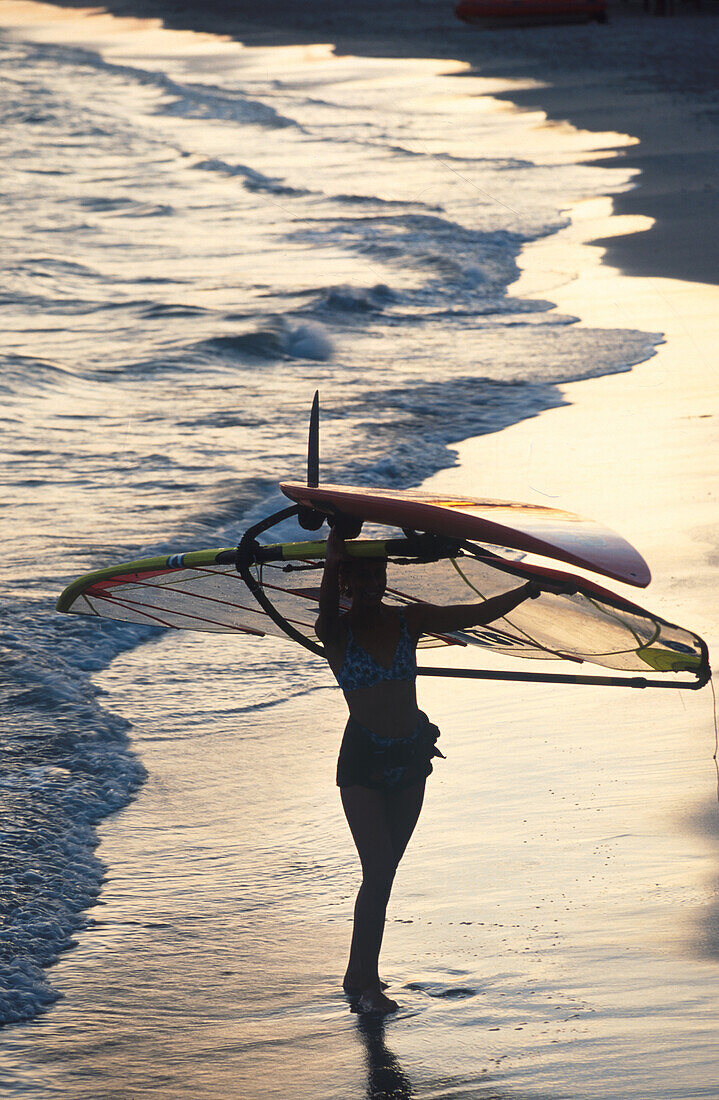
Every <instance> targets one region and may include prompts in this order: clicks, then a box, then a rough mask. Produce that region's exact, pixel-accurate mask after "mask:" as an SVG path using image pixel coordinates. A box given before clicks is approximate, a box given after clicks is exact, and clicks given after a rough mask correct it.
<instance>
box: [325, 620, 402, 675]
mask: <svg viewBox="0 0 719 1100" xmlns="http://www.w3.org/2000/svg"><path fill="white" fill-rule="evenodd" d="M399 617H400V622H401V624H402V625H401V629H400V633H399V641H398V642H397V648H396V649H395V651H394V657H393V658H392V664H391V665H390V666H389V668H385V666H384V665H381V664H380V663H379V661H376V660H375V659H374V657H372V656H371V654H369V653H368V652H367V650H366V649H363V648H362V646H361V645H359V643H358V642H357V640H356V639H355V636H354V634H353V633H352V628H351V627H350V626H348V627H347V648H346V650H345V656H344V660H343V662H342V668H341V669H340V670H339V673H338V674H337V683H338V684H339V686H340V687H341V688H342V690H343V691H356V690H357V689H358V688H364V687H374V686H375V684H381V683H383V682H384V681H386V680H411V681H412V682H414V681H415V680H416V679H417V657H416V655H415V651H414V650H415V647H414V643H413V641H412V638H411V637H410V633H409V630H408V628H407V620H406V619H405V617H404V615H403V614H402V612H400V616H399Z"/></svg>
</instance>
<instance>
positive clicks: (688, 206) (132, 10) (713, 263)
mask: <svg viewBox="0 0 719 1100" xmlns="http://www.w3.org/2000/svg"><path fill="white" fill-rule="evenodd" d="M48 3H50V4H52V5H53V6H55V7H58V8H65V9H70V10H73V9H79V8H85V7H87V4H86V2H83V0H48ZM452 8H453V5H452V3H451V0H395V3H393V4H392V5H391V6H388V5H386V4H382V3H381V2H379V0H373V2H369V3H367V4H364V5H362V7H361V8H355V9H350V10H349V11H347V10H344V9H343V10H342V12H341V13H338V12H337V11H335V10H334V9H333V8H332V7H330V6H328V5H327V3H326V0H305V2H304V3H303V4H302V5H297V4H296V3H293V2H292V0H268V2H267V3H265V4H263V5H262V7H261V8H258V7H257V5H255V4H253V3H251V2H250V0H235V2H230V0H206V2H205V3H202V4H201V3H199V2H197V0H186V2H184V3H183V4H181V5H176V4H173V3H172V2H171V0H105V3H104V4H103V10H106V11H108V12H110V13H112V14H114V15H117V16H129V17H133V18H137V19H151V20H152V19H154V20H160V21H161V22H162V23H163V25H165V26H166V27H169V28H172V29H181V30H194V31H206V32H209V33H213V34H224V35H227V36H229V37H230V38H232V39H234V40H236V41H240V42H242V43H243V44H244V45H246V46H286V45H301V44H308V43H316V42H330V43H332V44H333V48H334V50H335V52H336V53H338V54H356V55H359V56H366V57H401V58H428V59H441V60H448V59H452V60H455V61H460V62H464V63H466V64H467V65H469V66H470V68H469V70H468V74H467V75H479V76H482V77H487V78H497V79H499V80H509V81H514V82H517V83H516V86H515V87H514V88H512V89H511V90H509V91H506V92H498V93H495V98H498V99H505V100H507V101H508V102H510V103H511V104H513V105H515V106H516V107H518V108H519V109H528V110H537V109H540V110H542V111H544V112H545V114H546V116H547V121H548V122H558V121H566V122H569V123H570V124H571V125H572V126H574V127H575V128H577V129H586V130H589V131H591V132H596V131H599V132H608V131H609V132H611V131H615V132H616V131H619V132H621V133H629V134H632V135H633V136H634V137H635V138H637V139H638V144H637V145H636V146H634V147H633V148H629V149H627V148H625V147H619V148H617V149H616V150H615V151H614V153H613V159H611V160H609V159H607V158H606V156H605V157H603V159H602V164H603V165H604V166H616V167H621V168H630V169H639V170H640V173H641V174H640V175H639V177H638V179H637V180H636V181H635V184H636V185H635V186H634V187H633V188H632V189H631V190H629V191H627V192H626V193H624V194H622V195H618V196H617V197H616V200H615V212H616V213H617V214H619V215H625V214H626V215H638V214H641V215H644V216H646V217H650V218H652V219H653V220H654V223H655V224H654V225H653V227H652V229H651V230H650V231H649V232H641V233H632V234H627V235H622V236H614V235H611V236H609V237H608V238H606V239H603V240H601V243H603V244H604V246H605V247H606V249H607V259H608V262H609V263H610V264H611V265H612V266H616V267H620V268H621V269H622V270H624V271H626V272H627V273H628V274H632V275H636V276H641V275H646V276H653V277H669V278H677V279H682V280H687V281H690V282H704V283H719V256H717V254H716V249H715V250H713V251H712V250H711V249H709V248H708V247H707V242H706V240H705V227H706V225H707V224H709V223H710V222H711V221H712V219H713V218H714V217H715V211H716V204H717V195H718V194H719V85H718V84H717V81H716V76H715V69H716V57H717V55H718V54H719V17H717V15H716V13H714V12H711V11H705V10H696V11H695V10H692V11H691V12H689V11H686V10H681V11H678V14H676V15H674V16H672V17H667V18H660V17H655V16H651V15H648V14H647V13H645V12H644V11H643V9H642V6H641V5H640V4H639V3H638V0H637V2H633V3H629V2H619V0H613V2H611V3H610V8H609V12H610V20H609V22H608V24H605V25H603V26H599V25H596V24H588V25H570V26H553V27H539V28H512V29H507V30H501V29H500V30H493V31H481V30H479V29H477V28H473V27H468V26H465V25H464V24H462V23H460V22H459V20H457V19H456V18H455V16H454V15H453V11H452ZM522 85H524V86H523V87H522ZM589 163H591V161H590V162H589ZM677 200H680V201H677Z"/></svg>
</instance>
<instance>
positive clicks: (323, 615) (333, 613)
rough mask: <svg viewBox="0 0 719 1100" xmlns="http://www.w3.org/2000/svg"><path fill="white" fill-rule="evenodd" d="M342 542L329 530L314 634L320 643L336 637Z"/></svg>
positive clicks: (338, 616) (342, 552)
mask: <svg viewBox="0 0 719 1100" xmlns="http://www.w3.org/2000/svg"><path fill="white" fill-rule="evenodd" d="M344 551H345V544H344V540H343V539H342V538H341V537H340V535H338V534H337V532H336V531H335V529H334V527H333V528H331V530H330V533H329V537H328V539H327V556H326V557H325V568H324V572H323V574H322V584H321V586H320V613H319V616H318V617H317V622H316V624H315V633H316V634H317V637H318V638H319V640H320V641H321V642H326V641H330V640H331V639H332V638H334V637H336V635H337V632H338V629H339V621H340V562H341V561H342V559H343V557H344Z"/></svg>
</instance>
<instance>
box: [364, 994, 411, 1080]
mask: <svg viewBox="0 0 719 1100" xmlns="http://www.w3.org/2000/svg"><path fill="white" fill-rule="evenodd" d="M385 1025H386V1019H385V1017H384V1016H370V1015H367V1014H366V1013H358V1014H357V1032H358V1034H359V1036H360V1038H361V1039H362V1042H363V1043H364V1045H365V1055H366V1063H367V1100H409V1097H411V1096H414V1092H413V1091H412V1082H411V1081H410V1079H409V1077H408V1076H407V1074H406V1073H405V1072H404V1070H403V1069H402V1066H401V1065H400V1062H399V1059H398V1058H397V1055H396V1054H393V1052H392V1051H391V1050H390V1049H389V1047H388V1046H387V1044H386V1042H385Z"/></svg>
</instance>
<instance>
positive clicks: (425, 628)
mask: <svg viewBox="0 0 719 1100" xmlns="http://www.w3.org/2000/svg"><path fill="white" fill-rule="evenodd" d="M541 592H542V589H541V588H540V586H539V585H538V584H537V582H536V581H528V582H527V583H526V584H523V585H522V587H521V588H515V589H513V590H512V591H511V592H505V593H504V594H503V595H501V596H492V598H491V599H489V600H484V601H483V602H482V603H468V604H451V605H449V606H448V607H441V606H438V605H436V604H430V603H426V604H413V605H412V606H411V607H408V608H407V610H406V612H405V614H407V613H409V618H410V619H411V626H412V627H414V630H415V632H416V633H417V634H447V633H451V631H453V630H464V629H465V628H466V627H469V626H483V625H484V624H486V623H493V622H494V621H495V619H501V618H502V616H503V615H508V614H509V612H510V611H514V609H515V607H519V605H520V604H521V603H524V601H525V600H533V599H536V597H537V596H539V595H540V594H541Z"/></svg>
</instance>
